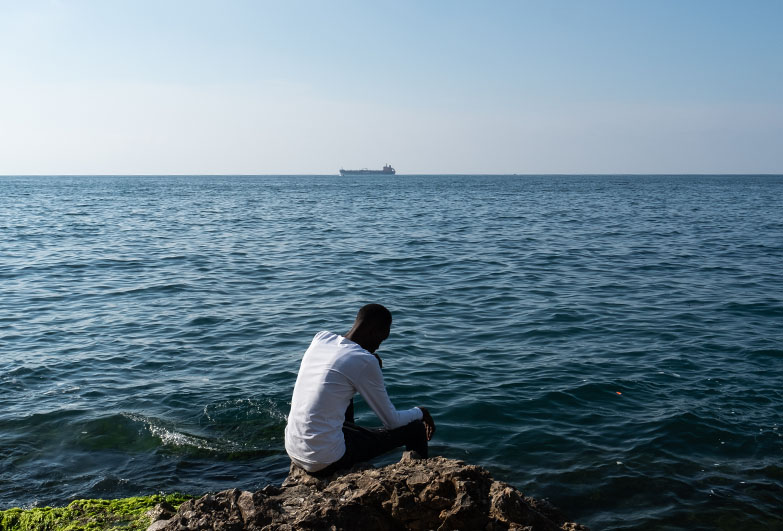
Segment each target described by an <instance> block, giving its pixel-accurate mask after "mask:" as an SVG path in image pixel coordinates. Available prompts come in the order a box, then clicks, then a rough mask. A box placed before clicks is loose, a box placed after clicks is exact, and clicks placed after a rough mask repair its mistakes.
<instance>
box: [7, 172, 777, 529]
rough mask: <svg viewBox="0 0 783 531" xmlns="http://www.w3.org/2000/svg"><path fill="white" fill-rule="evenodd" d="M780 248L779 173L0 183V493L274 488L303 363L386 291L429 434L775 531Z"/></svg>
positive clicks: (476, 455) (396, 397)
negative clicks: (319, 339) (328, 334)
mask: <svg viewBox="0 0 783 531" xmlns="http://www.w3.org/2000/svg"><path fill="white" fill-rule="evenodd" d="M782 264H783V176H397V177H394V178H392V179H388V178H382V177H345V178H342V177H337V176H263V177H243V176H220V177H207V176H194V177H187V176H183V177H165V176H162V177H58V176H51V177H0V287H1V288H2V290H1V293H2V304H0V404H1V405H2V407H0V509H4V508H9V507H12V506H24V507H30V506H41V505H51V504H65V503H67V502H68V501H70V500H72V499H74V498H77V497H122V496H131V495H138V494H149V493H155V492H159V491H165V492H171V491H182V492H188V493H193V494H199V493H203V492H206V491H213V490H218V489H225V488H230V487H240V488H243V489H257V488H260V487H262V486H263V485H265V484H267V483H269V482H273V483H279V482H280V481H282V479H283V478H284V477H285V475H286V472H287V468H288V460H287V458H286V455H285V452H284V449H283V428H284V426H285V418H286V414H287V412H288V407H289V401H290V396H291V391H292V388H293V384H294V380H295V378H296V372H297V368H298V364H299V360H300V358H301V355H302V354H303V352H304V350H305V349H306V348H307V346H308V344H309V342H310V340H311V338H312V336H313V335H314V334H315V333H316V332H318V331H319V330H324V329H325V330H331V331H334V332H338V333H344V332H346V331H347V330H348V328H349V327H350V324H351V322H352V320H353V317H354V315H355V312H356V310H357V309H358V307H359V306H360V305H362V304H364V303H367V302H379V303H382V304H385V305H386V306H388V307H389V308H390V309H391V310H392V312H393V314H394V324H393V327H392V334H391V337H390V338H389V339H388V341H386V342H385V343H384V344H383V345H382V346H381V349H380V351H379V354H380V355H381V356H382V357H383V359H384V374H385V378H386V380H387V386H388V388H389V392H390V395H391V397H392V401H393V402H394V404H395V405H396V406H397V407H399V408H407V407H411V406H414V405H424V406H428V407H429V408H430V410H431V411H432V413H433V416H434V417H435V420H436V422H437V425H438V431H437V434H436V436H435V439H434V440H433V441H432V452H433V453H435V454H440V455H443V456H446V457H451V458H458V459H464V460H466V461H469V462H471V463H476V464H480V465H483V466H485V467H487V468H489V470H490V471H491V472H492V474H493V475H494V477H495V478H496V479H502V480H505V481H508V482H510V483H512V484H514V485H515V486H517V487H518V488H520V489H521V490H522V491H524V492H525V493H527V494H529V495H532V496H536V497H547V498H549V499H550V500H551V501H552V502H553V503H554V504H555V505H557V506H560V507H561V508H562V509H563V510H564V511H565V513H566V514H567V515H568V516H570V517H571V518H572V519H575V520H577V521H580V522H582V523H585V524H587V525H590V526H592V527H594V528H595V529H656V530H658V529H727V530H728V529H744V530H749V529H783V519H781V507H782V506H783V428H781V424H782V423H783V420H782V419H781V412H782V411H783V265H782ZM357 413H358V418H359V420H360V421H363V422H364V423H366V424H368V425H373V424H376V423H377V421H376V419H375V417H374V415H373V414H372V413H371V412H370V411H369V410H368V408H367V406H366V405H365V404H363V403H362V402H361V400H358V401H357ZM398 455H399V454H396V455H389V456H386V457H384V458H383V459H381V460H380V461H379V463H381V464H383V463H387V462H392V461H394V460H396V459H397V458H398Z"/></svg>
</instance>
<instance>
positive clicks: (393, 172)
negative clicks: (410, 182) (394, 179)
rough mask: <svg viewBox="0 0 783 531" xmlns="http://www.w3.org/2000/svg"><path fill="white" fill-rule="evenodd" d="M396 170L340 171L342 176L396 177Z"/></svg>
mask: <svg viewBox="0 0 783 531" xmlns="http://www.w3.org/2000/svg"><path fill="white" fill-rule="evenodd" d="M395 173H397V172H395V171H394V170H391V171H384V170H340V175H394V174H395Z"/></svg>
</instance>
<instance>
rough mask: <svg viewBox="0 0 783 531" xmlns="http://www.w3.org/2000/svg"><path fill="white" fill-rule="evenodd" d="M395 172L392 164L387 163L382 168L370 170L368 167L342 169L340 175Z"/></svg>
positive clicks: (388, 173)
mask: <svg viewBox="0 0 783 531" xmlns="http://www.w3.org/2000/svg"><path fill="white" fill-rule="evenodd" d="M395 173H397V172H396V171H395V169H394V168H392V167H391V164H387V165H386V166H384V167H383V169H382V170H368V169H367V168H364V169H363V170H343V169H341V170H340V175H394V174H395Z"/></svg>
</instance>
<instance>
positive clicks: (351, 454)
mask: <svg viewBox="0 0 783 531" xmlns="http://www.w3.org/2000/svg"><path fill="white" fill-rule="evenodd" d="M343 436H344V437H345V453H344V454H343V456H342V457H341V458H340V459H338V460H337V461H335V462H334V463H332V464H331V465H329V466H327V467H326V468H324V469H322V470H319V471H318V472H311V474H312V475H313V476H316V477H327V476H331V475H332V474H334V473H335V472H337V471H338V470H343V469H346V468H350V467H351V466H353V465H354V464H356V463H361V462H362V461H369V460H370V459H372V458H374V457H378V456H379V455H381V454H385V453H386V452H388V451H390V450H394V449H395V448H398V447H400V446H405V449H406V450H415V451H416V452H417V453H418V454H419V455H420V456H422V457H427V432H426V430H425V429H424V423H423V422H422V421H420V420H414V421H413V422H411V423H410V424H406V425H405V426H400V427H399V428H395V429H393V430H387V429H385V428H379V429H368V428H362V427H361V426H359V425H357V424H354V423H353V422H346V423H345V424H343Z"/></svg>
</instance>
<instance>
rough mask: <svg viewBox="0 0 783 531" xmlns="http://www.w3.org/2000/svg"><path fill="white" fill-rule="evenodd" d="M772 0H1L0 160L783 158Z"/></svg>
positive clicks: (336, 162)
mask: <svg viewBox="0 0 783 531" xmlns="http://www.w3.org/2000/svg"><path fill="white" fill-rule="evenodd" d="M782 27H783V1H780V0H768V1H764V0H748V1H739V0H737V1H721V0H691V1H682V0H658V1H641V0H638V1H637V0H614V1H606V0H595V1H586V0H581V1H577V0H574V1H558V0H553V1H532V0H531V1H524V0H519V1H490V2H480V1H474V2H464V1H445V0H440V1H439V0H427V1H425V0H421V1H408V0H397V1H395V2H360V1H350V2H348V1H340V0H336V1H299V0H292V1H277V2H270V1H201V0H160V1H147V0H133V1H126V0H118V1H111V2H107V1H102V0H94V1H87V0H83V1H77V0H74V1H68V0H59V1H55V0H47V1H43V0H20V1H6V0H0V175H13V174H172V173H174V174H217V173H219V174H277V173H282V174H288V173H314V174H320V173H336V172H337V170H338V169H339V168H340V167H345V168H356V167H377V168H379V167H380V166H381V165H382V164H383V163H386V162H390V163H392V164H393V165H394V166H395V167H396V168H397V169H398V171H399V172H400V173H783V31H781V28H782Z"/></svg>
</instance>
